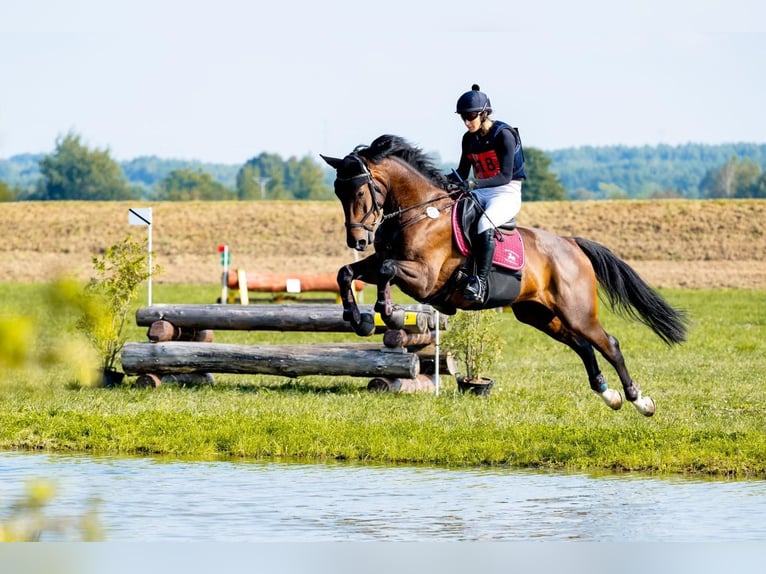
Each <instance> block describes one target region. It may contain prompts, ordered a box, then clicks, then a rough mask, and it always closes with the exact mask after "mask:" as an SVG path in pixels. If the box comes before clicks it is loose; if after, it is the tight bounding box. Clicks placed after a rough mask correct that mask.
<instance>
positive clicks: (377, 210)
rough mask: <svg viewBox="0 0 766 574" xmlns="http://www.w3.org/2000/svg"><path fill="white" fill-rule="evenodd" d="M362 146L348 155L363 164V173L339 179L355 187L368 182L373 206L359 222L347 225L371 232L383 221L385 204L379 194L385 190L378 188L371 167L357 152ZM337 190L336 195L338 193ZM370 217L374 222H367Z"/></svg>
mask: <svg viewBox="0 0 766 574" xmlns="http://www.w3.org/2000/svg"><path fill="white" fill-rule="evenodd" d="M358 149H360V148H358V147H357V148H356V149H354V151H353V152H352V153H351V154H349V156H348V157H351V158H353V159H354V160H356V162H357V163H358V164H359V165H360V166H361V168H362V173H361V174H359V175H354V176H351V177H337V178H336V179H337V181H339V182H343V183H351V184H352V185H354V189H356V188H357V187H358V186H359V185H360V183H366V184H367V189H368V190H369V192H370V197H371V198H372V207H371V208H370V209H369V210H368V211H367V213H365V214H364V217H362V219H361V221H360V222H359V223H349V222H348V221H347V222H346V227H347V228H348V229H355V228H357V227H361V228H362V229H364V230H365V231H367V232H369V233H374V232H375V228H376V227H377V226H378V225H380V224H381V222H382V221H383V206H382V205H381V204H380V203H378V195H383V192H381V191H380V189H379V188H378V185H377V183H376V182H375V179H374V178H373V177H372V173H371V172H370V169H369V168H368V167H367V163H366V162H365V161H364V160H363V159H362V158H361V157H360V156H359V154H357V153H356V152H357V150H358ZM337 194H338V193H337V191H336V195H337ZM369 218H372V223H370V224H368V223H366V222H367V220H368V219H369Z"/></svg>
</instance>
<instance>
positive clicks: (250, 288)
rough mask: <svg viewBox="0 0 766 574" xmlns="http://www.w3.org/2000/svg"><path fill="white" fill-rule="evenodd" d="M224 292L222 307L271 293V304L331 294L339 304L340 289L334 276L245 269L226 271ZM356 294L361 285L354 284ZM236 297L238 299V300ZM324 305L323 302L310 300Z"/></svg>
mask: <svg viewBox="0 0 766 574" xmlns="http://www.w3.org/2000/svg"><path fill="white" fill-rule="evenodd" d="M222 279H223V283H224V285H225V288H224V289H223V293H225V295H223V296H224V297H225V301H224V300H223V299H221V302H222V303H229V304H231V303H242V304H243V305H247V304H248V303H249V302H250V293H270V294H271V298H270V299H268V300H270V301H277V302H278V301H283V300H287V299H294V300H301V294H302V293H331V294H333V297H332V300H331V301H333V302H335V303H340V302H341V301H340V289H339V287H338V280H337V275H336V274H335V273H318V274H309V273H247V272H245V270H244V269H236V270H227V271H225V273H224V276H223V277H222ZM353 287H354V290H355V291H356V292H357V293H359V294H361V293H362V291H363V290H364V283H363V282H362V281H354V285H353ZM237 294H238V295H239V298H237ZM311 300H312V301H316V302H319V301H324V299H311Z"/></svg>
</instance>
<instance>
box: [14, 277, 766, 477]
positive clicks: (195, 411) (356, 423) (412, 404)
mask: <svg viewBox="0 0 766 574" xmlns="http://www.w3.org/2000/svg"><path fill="white" fill-rule="evenodd" d="M45 291H46V288H45V286H44V285H42V284H30V285H23V284H10V283H4V284H0V321H4V322H5V325H6V327H7V325H18V326H19V329H18V330H19V331H21V332H20V333H18V334H17V336H18V337H24V338H26V339H28V340H29V345H30V351H29V352H30V354H31V356H32V357H33V358H36V360H37V363H42V364H35V365H31V366H30V365H26V366H19V367H13V366H9V365H3V366H2V375H0V449H4V450H14V449H22V450H47V451H70V452H71V451H76V452H87V453H91V454H102V453H103V454H106V453H108V454H126V455H127V454H130V455H133V454H152V455H168V456H174V457H194V458H200V459H212V458H226V457H242V458H290V459H295V458H298V459H303V460H326V459H346V460H361V461H375V462H397V463H399V462H402V463H428V464H439V465H451V466H470V465H507V466H512V467H543V468H556V469H570V470H581V471H588V472H601V471H622V470H638V471H647V472H655V473H679V474H694V475H713V476H718V477H723V476H726V477H737V478H766V417H764V415H765V414H766V385H764V373H766V343H764V334H766V292H764V291H752V290H727V291H663V295H665V296H666V298H667V299H668V300H669V301H670V303H671V304H673V305H674V306H676V307H680V308H683V309H686V310H687V312H688V314H689V316H690V319H691V324H690V331H689V340H688V342H686V343H685V344H683V345H681V346H676V347H672V348H669V347H667V346H666V345H665V344H663V343H662V342H661V341H660V340H659V339H658V338H657V337H656V336H655V335H654V334H653V333H652V332H651V331H650V330H649V329H648V328H646V327H644V326H643V325H641V324H639V323H635V322H631V321H628V320H625V319H622V318H620V317H617V316H614V315H612V314H611V313H609V312H608V311H607V310H606V308H605V307H603V308H602V312H601V319H602V322H603V323H604V324H605V326H606V328H607V330H608V331H610V332H611V333H612V334H613V335H615V336H616V337H617V338H618V339H619V340H620V343H621V348H622V350H623V353H624V354H625V357H626V361H627V365H628V368H629V370H630V371H631V374H632V375H633V378H634V379H635V380H636V382H637V383H638V384H639V385H640V387H641V389H642V391H643V392H644V394H645V395H648V396H651V397H652V398H653V399H654V400H655V402H656V404H657V413H656V414H655V416H654V417H651V418H645V417H643V416H641V415H640V414H638V413H637V412H636V411H635V409H633V407H632V406H631V405H629V404H625V406H623V408H622V410H620V411H616V412H615V411H612V410H611V409H609V408H608V407H607V406H606V405H604V404H603V403H602V401H601V400H600V399H599V398H598V397H597V396H596V395H595V394H593V393H592V392H591V391H590V389H589V386H588V381H587V377H586V375H585V371H584V368H583V367H582V364H581V363H580V361H579V359H578V358H577V357H576V355H575V354H574V353H573V352H572V351H570V350H569V349H568V348H565V347H564V346H562V345H560V344H558V343H556V342H554V341H553V340H552V339H549V338H548V337H546V336H545V335H543V334H541V333H539V332H537V331H536V330H534V329H532V328H530V327H528V326H525V325H522V324H521V323H518V322H517V321H516V320H515V319H514V317H513V315H512V314H511V313H504V314H503V316H502V321H501V326H500V328H501V329H502V332H503V335H504V338H505V340H506V341H507V344H506V345H505V348H504V352H503V357H502V359H501V360H500V362H499V363H498V364H497V365H496V366H495V368H494V369H493V373H492V375H494V376H495V379H496V383H495V387H494V389H493V390H492V394H491V396H490V397H488V398H481V397H474V396H470V395H462V394H459V393H457V391H456V386H455V382H454V379H452V378H451V377H444V379H443V384H442V393H441V394H440V395H439V396H434V395H411V394H406V395H405V394H401V395H398V394H379V393H370V392H368V391H367V390H366V384H367V379H359V378H330V377H305V378H301V379H298V380H289V379H285V378H280V377H270V376H240V375H216V384H215V385H214V386H212V387H198V388H182V387H177V386H174V385H164V386H162V387H161V388H159V389H154V390H140V389H135V388H131V387H130V385H126V386H125V387H121V388H116V389H104V388H85V387H82V386H80V385H77V384H73V382H72V379H73V371H72V369H71V368H68V366H67V363H66V361H64V362H63V363H62V362H60V361H59V362H56V361H54V360H52V359H51V362H50V364H47V366H46V360H47V359H46V357H49V355H50V354H49V353H47V352H46V349H48V348H49V347H55V346H56V345H57V344H59V342H60V341H61V340H66V339H67V337H70V336H71V335H69V334H68V331H71V325H70V324H69V323H68V320H69V319H68V318H67V317H66V315H58V314H56V313H54V312H53V311H52V310H51V306H50V304H49V302H47V300H46V297H45ZM218 294H219V293H218V291H217V289H216V287H215V286H210V287H201V286H178V285H155V289H154V301H155V302H156V303H212V302H214V301H215V299H216V297H217V296H218ZM368 300H371V297H369V298H368ZM22 314H23V315H25V316H28V317H29V318H28V319H27V320H26V321H21V320H19V318H18V316H19V315H22ZM14 332H15V331H14ZM7 333H8V329H7V328H6V336H7ZM380 337H381V336H376V338H375V339H371V340H373V341H375V340H380ZM145 339H146V333H145V329H144V328H139V327H136V326H135V325H131V326H130V328H129V334H128V340H131V341H142V340H145ZM359 340H360V339H359V338H358V337H356V336H354V335H351V334H348V335H345V334H335V335H321V334H316V335H314V334H300V333H241V332H240V333H236V332H217V333H216V341H219V342H236V343H262V344H264V343H287V342H289V343H303V342H320V341H357V342H358V341H359ZM0 344H3V343H2V342H1V341H0ZM6 346H8V345H7V344H6ZM600 363H601V366H602V369H603V371H604V373H605V375H606V377H607V380H608V381H609V383H610V386H612V387H614V388H618V389H619V388H620V387H619V380H618V378H617V375H616V373H615V372H614V371H613V370H612V369H611V367H610V366H609V365H607V364H606V361H604V360H601V361H600Z"/></svg>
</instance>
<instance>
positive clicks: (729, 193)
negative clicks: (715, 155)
mask: <svg viewBox="0 0 766 574" xmlns="http://www.w3.org/2000/svg"><path fill="white" fill-rule="evenodd" d="M762 175H763V174H762V170H761V167H760V166H759V165H758V164H756V163H755V162H754V161H752V160H751V159H750V158H744V159H743V160H741V161H740V160H739V159H738V158H737V157H732V158H731V159H730V160H729V161H728V162H726V164H725V165H723V166H722V167H720V168H717V169H711V170H709V171H708V172H707V173H706V174H705V177H703V178H702V182H701V183H700V191H701V193H702V197H706V198H710V199H715V198H724V199H726V198H734V197H759V196H758V195H755V194H756V193H758V186H759V181H760V178H761V176H762Z"/></svg>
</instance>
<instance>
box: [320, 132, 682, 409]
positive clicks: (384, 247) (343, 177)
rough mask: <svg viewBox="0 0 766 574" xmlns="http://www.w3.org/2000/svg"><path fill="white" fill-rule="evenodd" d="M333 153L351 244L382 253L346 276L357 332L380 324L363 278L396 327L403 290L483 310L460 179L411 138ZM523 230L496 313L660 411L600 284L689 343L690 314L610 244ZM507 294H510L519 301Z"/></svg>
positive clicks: (602, 382) (662, 333)
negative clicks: (368, 307) (470, 282)
mask: <svg viewBox="0 0 766 574" xmlns="http://www.w3.org/2000/svg"><path fill="white" fill-rule="evenodd" d="M321 157H322V159H324V160H325V161H326V162H327V163H328V164H329V165H330V166H331V167H333V168H334V169H335V170H336V179H335V182H334V186H335V194H336V195H337V197H338V199H339V200H340V202H341V204H342V206H343V211H344V216H345V225H346V242H347V244H348V246H349V247H351V248H353V249H356V250H358V251H365V250H367V249H368V248H369V247H370V246H371V245H372V246H374V253H373V254H372V255H370V256H368V257H366V258H364V259H362V260H359V261H356V262H354V263H350V264H348V265H345V266H343V267H342V268H341V269H340V270H339V271H338V286H339V288H340V296H341V299H342V302H343V317H344V319H345V320H346V321H349V322H350V323H351V325H352V327H353V328H354V330H355V332H356V333H357V334H359V335H365V336H366V335H369V334H371V333H372V332H373V330H374V324H373V318H372V317H371V316H369V314H362V313H361V312H360V309H359V307H358V305H357V302H356V299H355V297H354V291H353V289H352V281H353V280H354V279H361V280H362V281H364V282H367V283H371V284H376V285H377V300H376V302H375V310H376V311H377V312H378V313H380V315H381V317H382V319H383V321H384V322H385V323H386V324H387V325H389V326H390V327H392V328H396V324H395V321H394V319H393V313H394V310H395V307H394V304H393V302H392V299H391V286H392V285H396V286H397V287H399V288H400V289H401V291H402V292H404V293H406V294H407V295H409V296H410V297H412V298H414V299H415V300H417V301H419V302H421V303H428V304H431V305H432V306H434V307H435V308H436V309H439V310H440V311H442V312H444V313H447V314H454V313H455V312H456V310H457V309H464V310H468V311H472V310H478V309H481V308H482V306H481V305H477V304H476V303H475V302H468V301H466V300H465V299H464V298H463V289H462V286H463V285H464V284H465V280H466V279H467V277H468V275H469V274H470V273H467V269H468V268H467V265H468V264H469V262H470V261H469V259H468V258H467V256H466V255H464V254H463V251H461V250H459V249H458V244H457V241H456V234H455V233H454V232H453V221H452V219H453V217H452V215H453V211H454V210H457V209H458V208H459V207H460V206H461V204H465V203H467V202H466V199H467V198H468V197H469V195H466V194H464V193H463V192H462V190H461V189H459V188H458V187H457V186H455V185H454V184H451V183H450V181H449V179H448V178H447V177H446V176H445V175H444V174H443V173H441V171H440V170H439V169H438V168H437V167H436V165H435V164H434V163H433V162H432V160H431V159H430V158H429V157H428V156H427V155H426V154H424V153H423V152H422V150H420V149H419V148H417V147H414V146H412V145H411V144H409V143H408V142H407V141H406V140H404V139H403V138H401V137H399V136H392V135H383V136H380V137H378V138H377V139H375V140H374V141H373V142H372V143H371V144H370V145H369V146H358V147H357V148H356V149H354V150H353V151H352V152H351V153H350V154H348V155H346V156H345V157H343V158H334V157H327V156H324V155H322V156H321ZM513 232H514V233H517V234H518V235H519V236H520V239H521V243H523V248H524V257H525V262H524V266H523V268H522V269H521V271H520V274H521V276H520V279H519V278H518V275H517V276H516V277H515V279H514V277H513V276H510V275H503V276H501V279H500V281H501V282H502V281H505V282H510V281H514V280H515V281H516V282H517V283H516V288H515V289H505V290H503V289H501V290H500V293H501V295H500V296H498V297H494V298H492V299H491V300H490V301H489V303H488V304H486V305H485V307H500V306H503V307H504V306H508V305H510V307H511V309H512V310H513V313H514V315H515V316H516V318H517V319H518V320H519V321H521V322H522V323H526V324H528V325H531V326H533V327H535V328H537V329H539V330H540V331H542V332H543V333H545V334H547V335H549V336H550V337H552V338H553V339H555V340H556V341H559V342H561V343H564V344H565V345H567V346H569V347H570V348H572V349H573V350H574V352H575V353H577V355H578V356H579V357H580V359H581V360H582V362H583V363H584V365H585V370H586V372H587V374H588V381H589V383H590V387H591V389H592V390H593V391H594V392H595V393H596V394H598V395H599V396H600V397H601V398H602V399H603V400H604V402H605V403H606V404H607V405H608V406H609V407H611V408H612V409H614V410H617V409H619V408H620V407H621V406H622V395H621V393H620V392H619V391H617V390H615V389H611V388H609V387H608V385H607V382H606V378H605V377H604V375H603V374H602V372H601V369H600V368H599V365H598V362H597V360H596V354H595V352H594V349H596V350H598V351H599V353H600V354H601V355H602V356H603V357H604V358H605V359H606V360H607V361H608V362H609V363H610V364H611V365H612V367H613V368H614V369H615V371H616V372H617V374H618V375H619V377H620V382H621V383H622V388H623V391H624V392H625V396H626V398H627V399H628V401H630V402H631V403H632V404H633V405H634V406H635V408H636V409H637V410H638V412H640V413H641V414H643V415H646V416H652V415H653V414H654V412H655V404H654V401H653V400H652V399H651V398H649V397H648V396H642V394H641V390H640V389H639V387H638V385H637V384H636V383H635V382H634V381H633V380H632V379H631V377H630V374H629V373H628V370H627V368H626V366H625V360H624V358H623V355H622V352H621V351H620V345H619V342H618V341H617V339H616V338H615V337H614V336H612V335H610V334H609V333H607V332H606V331H605V330H604V328H603V327H602V325H601V323H600V322H599V320H598V316H597V315H598V293H599V285H600V286H601V288H602V293H603V294H604V295H605V296H606V297H605V298H606V300H607V301H608V303H609V305H610V307H611V308H612V309H613V310H615V311H616V312H617V313H619V314H621V315H623V316H626V317H628V318H632V319H634V320H638V321H640V322H642V323H644V324H645V325H647V326H648V327H649V328H650V329H651V330H652V331H654V333H655V334H656V335H657V336H658V337H660V338H661V339H662V340H663V341H664V342H665V343H667V344H669V345H671V344H675V343H681V342H683V341H684V340H685V338H686V327H685V314H684V312H683V311H679V310H677V309H674V308H673V307H671V306H670V305H669V304H668V303H667V302H666V301H665V300H664V299H663V298H662V296H661V295H659V294H658V293H657V292H656V291H655V290H654V289H652V288H651V287H650V286H649V285H648V284H647V283H646V282H645V281H644V280H643V279H642V278H641V277H640V276H639V275H638V274H637V273H636V272H635V271H634V270H633V269H632V268H631V267H630V266H629V265H628V264H627V263H626V262H624V261H622V260H621V259H620V258H618V257H617V256H616V255H615V254H614V253H612V252H611V251H610V250H609V249H608V248H606V247H604V246H603V245H601V244H599V243H596V242H594V241H590V240H588V239H584V238H582V237H565V236H559V235H556V234H554V233H551V232H548V231H545V230H542V229H536V228H533V227H522V226H519V227H517V228H516V229H515V230H514V231H513ZM493 277H494V275H492V276H490V280H492V278H493ZM502 293H510V295H508V296H507V297H508V298H507V300H504V299H503V295H502Z"/></svg>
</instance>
